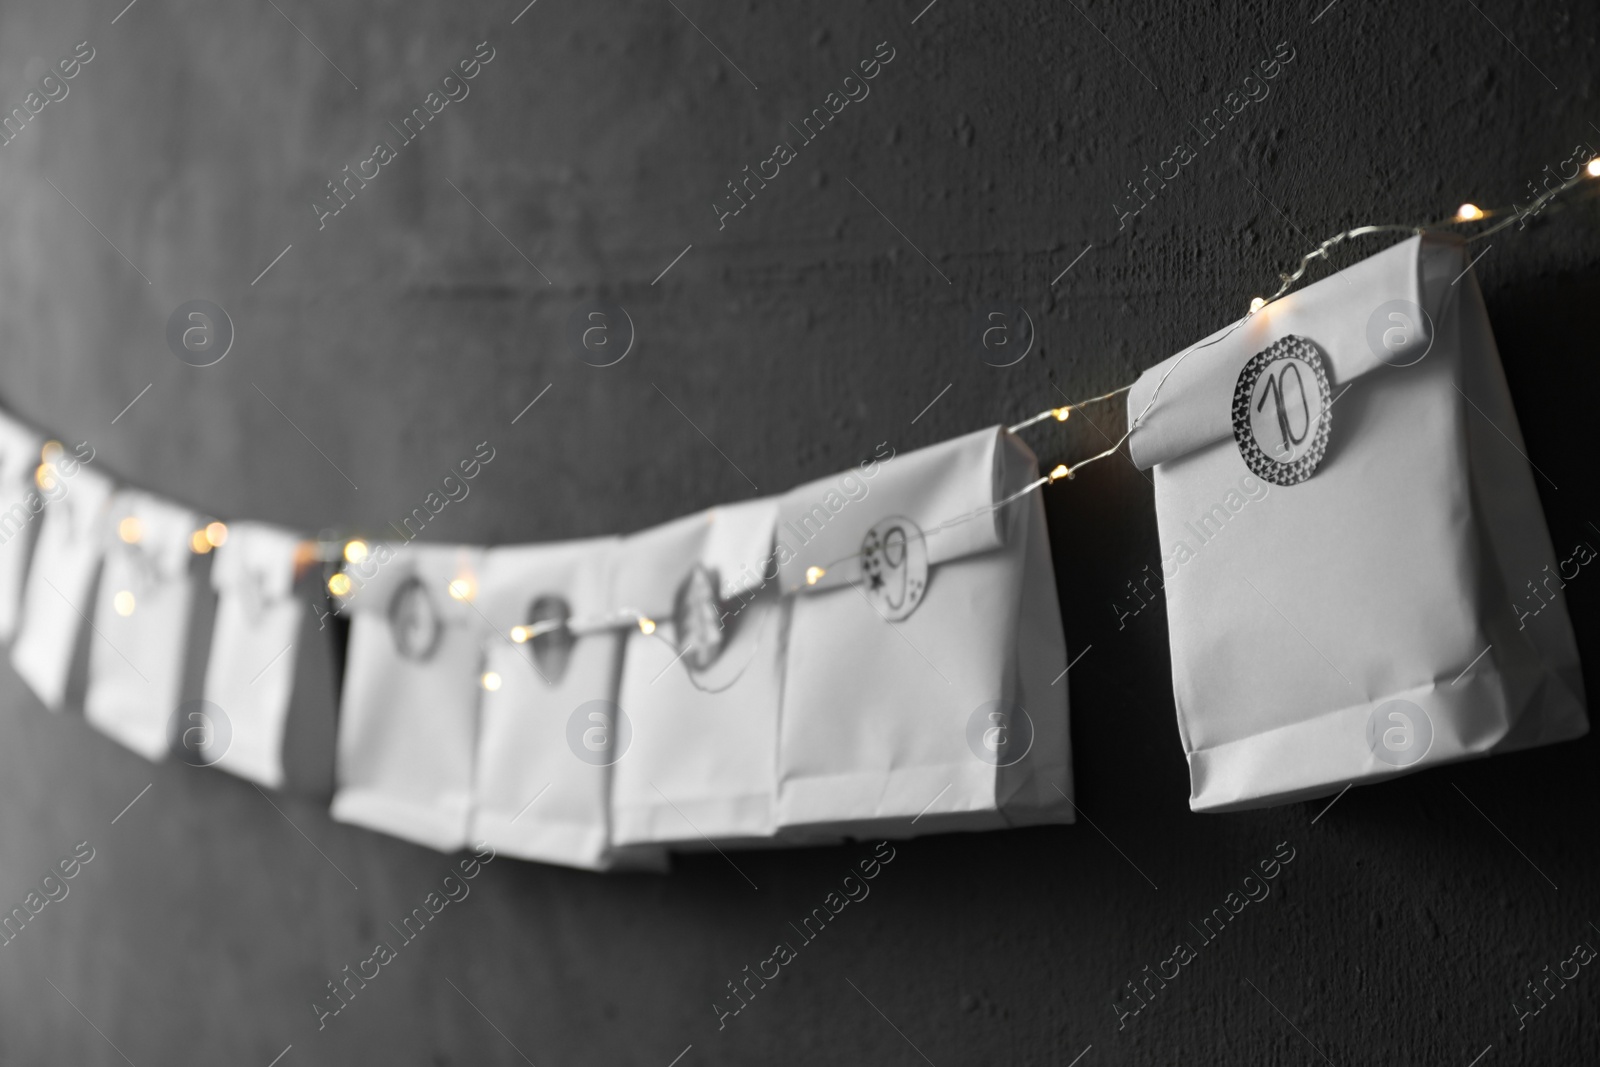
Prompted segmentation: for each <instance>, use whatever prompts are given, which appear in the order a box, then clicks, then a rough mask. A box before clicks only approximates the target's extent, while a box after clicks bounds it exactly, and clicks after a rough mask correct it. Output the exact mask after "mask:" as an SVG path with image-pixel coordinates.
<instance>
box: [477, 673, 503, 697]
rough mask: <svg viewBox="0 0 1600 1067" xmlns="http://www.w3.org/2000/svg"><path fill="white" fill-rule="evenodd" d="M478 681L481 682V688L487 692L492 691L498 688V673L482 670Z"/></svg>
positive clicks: (496, 690)
mask: <svg viewBox="0 0 1600 1067" xmlns="http://www.w3.org/2000/svg"><path fill="white" fill-rule="evenodd" d="M479 681H480V682H482V683H483V688H484V689H485V690H487V691H488V692H491V693H494V692H498V691H499V689H500V675H499V674H498V673H497V672H495V671H484V672H483V677H482V678H481V679H479Z"/></svg>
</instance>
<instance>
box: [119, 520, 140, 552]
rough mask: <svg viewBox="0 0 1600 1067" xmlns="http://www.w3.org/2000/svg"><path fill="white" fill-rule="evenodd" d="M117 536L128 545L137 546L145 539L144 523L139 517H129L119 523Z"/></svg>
mask: <svg viewBox="0 0 1600 1067" xmlns="http://www.w3.org/2000/svg"><path fill="white" fill-rule="evenodd" d="M117 536H118V537H120V538H122V540H123V541H124V542H126V543H127V544H130V545H136V544H138V543H139V542H140V541H142V540H143V539H144V523H142V522H140V521H139V517H138V516H137V515H129V516H128V517H127V518H125V519H123V520H122V521H121V522H119V523H117Z"/></svg>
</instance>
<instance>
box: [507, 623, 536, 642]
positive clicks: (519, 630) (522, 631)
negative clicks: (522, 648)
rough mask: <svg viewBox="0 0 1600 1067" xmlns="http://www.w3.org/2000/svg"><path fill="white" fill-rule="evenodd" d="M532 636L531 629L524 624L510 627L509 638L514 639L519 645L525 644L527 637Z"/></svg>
mask: <svg viewBox="0 0 1600 1067" xmlns="http://www.w3.org/2000/svg"><path fill="white" fill-rule="evenodd" d="M532 636H533V631H532V630H529V629H528V628H527V627H526V626H513V627H512V628H511V640H513V641H515V642H516V643H517V644H519V645H525V644H527V643H528V639H529V638H531V637H532Z"/></svg>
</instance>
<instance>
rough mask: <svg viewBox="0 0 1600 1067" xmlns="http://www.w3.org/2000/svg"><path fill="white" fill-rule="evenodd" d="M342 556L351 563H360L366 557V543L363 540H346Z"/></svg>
mask: <svg viewBox="0 0 1600 1067" xmlns="http://www.w3.org/2000/svg"><path fill="white" fill-rule="evenodd" d="M344 558H345V559H347V560H349V561H350V562H351V563H360V562H361V561H362V560H364V559H366V558H367V543H366V542H365V541H346V542H345V546H344Z"/></svg>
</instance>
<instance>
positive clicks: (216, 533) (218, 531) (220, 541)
mask: <svg viewBox="0 0 1600 1067" xmlns="http://www.w3.org/2000/svg"><path fill="white" fill-rule="evenodd" d="M205 535H206V544H208V545H210V546H211V547H212V548H221V547H222V546H223V545H224V544H226V543H227V540H228V524H227V523H225V522H208V523H206V528H205Z"/></svg>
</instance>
